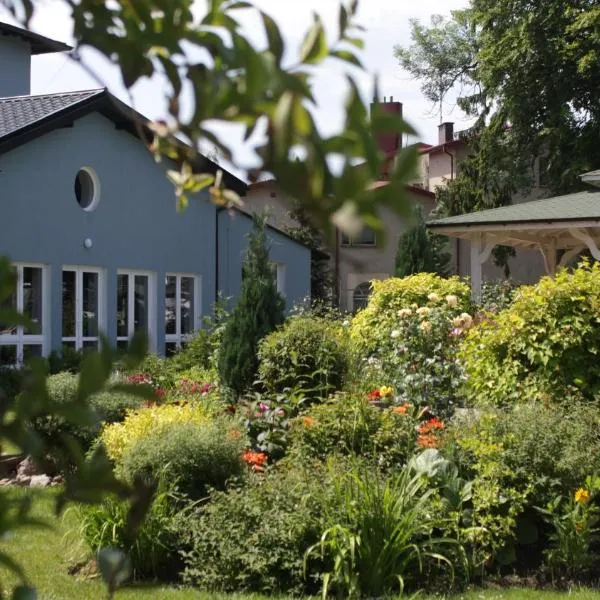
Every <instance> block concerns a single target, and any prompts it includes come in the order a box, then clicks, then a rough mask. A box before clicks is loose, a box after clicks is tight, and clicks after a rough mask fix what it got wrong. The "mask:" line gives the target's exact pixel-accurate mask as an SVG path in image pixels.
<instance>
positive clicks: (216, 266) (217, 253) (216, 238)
mask: <svg viewBox="0 0 600 600" xmlns="http://www.w3.org/2000/svg"><path fill="white" fill-rule="evenodd" d="M224 210H225V208H224V207H223V206H217V210H216V211H215V304H216V303H217V302H218V300H219V267H220V266H221V265H220V264H219V262H220V256H219V215H220V214H221V212H222V211H224Z"/></svg>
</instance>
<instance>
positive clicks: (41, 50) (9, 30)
mask: <svg viewBox="0 0 600 600" xmlns="http://www.w3.org/2000/svg"><path fill="white" fill-rule="evenodd" d="M0 35H6V36H13V37H18V38H21V39H22V40H23V41H25V42H27V43H29V44H30V46H31V53H32V54H36V55H37V54H50V53H53V52H70V51H71V50H73V47H72V46H69V45H68V44H63V43H62V42H58V41H56V40H53V39H50V38H47V37H45V36H43V35H40V34H39V33H34V32H33V31H29V30H28V29H23V28H22V27H17V26H15V25H10V24H9V23H0Z"/></svg>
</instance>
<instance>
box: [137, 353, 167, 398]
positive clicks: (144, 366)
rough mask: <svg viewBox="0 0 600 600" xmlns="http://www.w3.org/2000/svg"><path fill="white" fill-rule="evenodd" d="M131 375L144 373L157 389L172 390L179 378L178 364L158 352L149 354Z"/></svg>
mask: <svg viewBox="0 0 600 600" xmlns="http://www.w3.org/2000/svg"><path fill="white" fill-rule="evenodd" d="M129 375H130V376H131V375H134V376H136V375H144V376H145V378H146V379H147V383H148V384H149V385H151V386H152V387H154V388H155V389H157V390H159V389H160V390H164V391H165V392H169V391H171V390H172V389H173V388H174V387H175V382H176V381H177V378H178V368H177V364H176V363H174V362H173V361H172V360H170V359H166V358H161V357H160V356H158V355H156V354H148V355H147V356H146V357H145V358H144V360H143V361H142V362H141V364H140V365H139V366H138V367H137V369H136V371H135V373H130V374H129Z"/></svg>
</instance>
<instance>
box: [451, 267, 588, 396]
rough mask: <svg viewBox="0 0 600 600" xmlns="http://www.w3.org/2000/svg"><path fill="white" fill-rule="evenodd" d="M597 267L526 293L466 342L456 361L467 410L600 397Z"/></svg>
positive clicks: (560, 274) (548, 279)
mask: <svg viewBox="0 0 600 600" xmlns="http://www.w3.org/2000/svg"><path fill="white" fill-rule="evenodd" d="M599 311H600V265H599V264H598V263H594V264H589V263H582V264H581V265H580V266H579V267H578V268H577V269H575V270H574V271H573V272H571V273H570V272H568V271H566V270H561V271H559V272H558V273H557V275H556V276H555V277H544V278H542V279H541V280H540V281H539V283H537V284H536V285H534V286H524V287H522V288H521V289H520V290H519V294H518V297H517V298H516V299H515V301H514V302H513V303H512V304H511V305H510V306H509V307H508V308H507V309H505V310H504V311H502V312H500V313H499V314H498V315H497V316H495V317H494V318H493V320H491V319H487V320H483V321H482V322H481V323H480V324H478V326H477V327H474V328H473V329H472V330H471V331H470V332H469V335H468V336H467V337H466V339H465V341H464V343H463V345H462V348H461V351H460V358H461V360H462V362H463V364H464V367H465V373H466V376H467V377H466V380H465V385H464V393H465V396H466V398H467V399H468V400H469V402H470V403H471V404H474V405H478V406H482V405H494V406H507V405H510V404H513V403H516V402H530V401H532V400H542V401H550V402H552V401H555V402H556V401H562V400H564V399H566V398H584V399H588V400H589V399H592V398H594V396H595V395H596V394H598V393H600V364H599V363H598V361H597V360H596V356H597V354H598V353H599V352H600V322H599V321H598V312H599Z"/></svg>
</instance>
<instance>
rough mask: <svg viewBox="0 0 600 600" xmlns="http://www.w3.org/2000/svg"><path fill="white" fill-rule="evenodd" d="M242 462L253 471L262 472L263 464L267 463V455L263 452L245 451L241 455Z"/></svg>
mask: <svg viewBox="0 0 600 600" xmlns="http://www.w3.org/2000/svg"><path fill="white" fill-rule="evenodd" d="M242 460H243V461H244V462H245V463H246V464H248V465H250V466H251V467H252V470H253V471H264V464H265V463H266V462H267V455H266V454H265V453H264V452H253V451H252V450H246V452H244V454H242Z"/></svg>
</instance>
